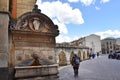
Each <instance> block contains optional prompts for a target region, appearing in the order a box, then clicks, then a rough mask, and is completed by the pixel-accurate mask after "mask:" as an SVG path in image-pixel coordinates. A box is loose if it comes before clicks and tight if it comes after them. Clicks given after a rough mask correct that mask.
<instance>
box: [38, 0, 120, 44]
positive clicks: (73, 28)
mask: <svg viewBox="0 0 120 80" xmlns="http://www.w3.org/2000/svg"><path fill="white" fill-rule="evenodd" d="M119 3H120V0H37V3H36V4H38V6H39V9H41V11H42V13H44V14H46V15H47V16H48V17H50V18H51V19H52V20H53V22H54V24H57V25H58V26H59V30H60V35H59V36H57V37H56V42H58V43H61V42H70V41H73V40H76V39H79V38H81V37H84V36H88V35H90V34H97V35H99V36H100V37H101V39H104V38H106V37H115V38H118V37H120V5H119Z"/></svg>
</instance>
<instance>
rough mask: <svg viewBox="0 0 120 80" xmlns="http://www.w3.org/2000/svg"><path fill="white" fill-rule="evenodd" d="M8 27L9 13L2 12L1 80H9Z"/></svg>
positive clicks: (0, 21) (0, 19)
mask: <svg viewBox="0 0 120 80" xmlns="http://www.w3.org/2000/svg"><path fill="white" fill-rule="evenodd" d="M8 25H9V13H7V12H2V11H0V80H8V59H9V43H8Z"/></svg>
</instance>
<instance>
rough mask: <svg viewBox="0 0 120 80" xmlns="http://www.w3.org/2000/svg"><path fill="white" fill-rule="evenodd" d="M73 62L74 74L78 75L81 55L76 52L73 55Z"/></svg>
mask: <svg viewBox="0 0 120 80" xmlns="http://www.w3.org/2000/svg"><path fill="white" fill-rule="evenodd" d="M71 64H72V66H73V70H74V76H75V77H76V76H78V69H79V65H80V57H78V56H77V55H76V54H74V56H73V57H72V61H71Z"/></svg>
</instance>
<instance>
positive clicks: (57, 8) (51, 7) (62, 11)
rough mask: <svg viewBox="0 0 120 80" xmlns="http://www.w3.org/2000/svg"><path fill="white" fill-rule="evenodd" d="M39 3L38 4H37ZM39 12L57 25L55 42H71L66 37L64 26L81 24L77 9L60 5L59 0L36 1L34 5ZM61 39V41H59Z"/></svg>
mask: <svg viewBox="0 0 120 80" xmlns="http://www.w3.org/2000/svg"><path fill="white" fill-rule="evenodd" d="M38 1H39V2H38ZM36 4H37V5H38V6H39V9H41V12H42V13H44V14H46V15H47V16H49V17H50V18H51V19H52V20H53V22H54V23H55V24H57V25H58V27H59V30H60V33H62V34H65V35H61V34H60V35H59V37H58V38H57V40H56V41H57V42H60V41H64V40H65V41H66V40H68V41H69V40H71V39H70V38H69V37H68V36H66V35H67V34H68V30H67V27H66V24H83V23H84V20H83V17H82V13H81V11H80V10H79V9H78V8H75V9H73V8H72V7H71V6H70V5H69V4H68V3H62V2H60V1H59V0H58V1H54V2H42V1H41V0H37V3H36ZM59 38H61V39H59Z"/></svg>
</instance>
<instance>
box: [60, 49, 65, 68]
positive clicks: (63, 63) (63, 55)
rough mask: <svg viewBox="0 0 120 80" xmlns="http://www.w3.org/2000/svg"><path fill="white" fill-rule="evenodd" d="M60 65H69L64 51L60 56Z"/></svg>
mask: <svg viewBox="0 0 120 80" xmlns="http://www.w3.org/2000/svg"><path fill="white" fill-rule="evenodd" d="M59 65H60V66H65V65H67V60H66V55H65V53H64V52H63V51H61V52H60V54H59Z"/></svg>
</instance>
